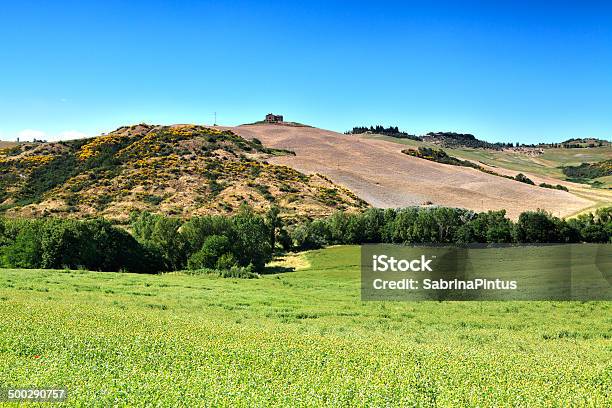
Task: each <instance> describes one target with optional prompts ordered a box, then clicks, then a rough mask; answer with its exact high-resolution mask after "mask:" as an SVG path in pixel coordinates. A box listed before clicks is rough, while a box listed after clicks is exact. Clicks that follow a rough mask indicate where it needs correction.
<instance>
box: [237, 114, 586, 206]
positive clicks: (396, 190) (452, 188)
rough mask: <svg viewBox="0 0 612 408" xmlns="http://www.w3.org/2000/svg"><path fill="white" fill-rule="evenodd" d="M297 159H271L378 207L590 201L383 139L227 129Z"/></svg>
mask: <svg viewBox="0 0 612 408" xmlns="http://www.w3.org/2000/svg"><path fill="white" fill-rule="evenodd" d="M231 130H233V131H234V132H236V133H237V134H239V135H240V136H242V137H245V138H247V139H252V138H254V137H255V138H258V139H259V140H261V141H262V142H263V143H264V144H265V145H267V146H270V147H273V148H282V149H289V150H292V151H294V152H295V153H296V155H295V156H282V157H275V158H271V159H270V160H269V161H270V162H271V163H275V164H284V165H288V166H291V167H293V168H295V169H297V170H299V171H302V172H305V173H321V174H323V175H326V176H328V177H329V178H330V179H331V180H333V181H334V182H336V183H339V184H341V185H343V186H345V187H347V188H348V189H349V190H351V191H353V192H354V193H355V194H357V195H358V196H359V197H361V198H363V199H364V200H366V201H368V202H369V203H370V204H371V205H373V206H376V207H383V208H387V207H403V206H410V205H423V204H431V203H433V204H436V205H443V206H451V207H464V208H469V209H472V210H476V211H483V210H498V209H506V210H507V213H508V215H509V216H510V217H512V218H516V217H517V216H518V214H520V213H521V212H522V211H525V210H535V209H538V208H542V209H546V210H548V211H550V212H552V213H553V214H555V215H557V216H566V215H570V214H574V213H576V212H577V211H580V210H581V209H583V208H586V207H589V206H591V205H592V204H593V202H591V201H589V200H587V199H584V198H581V197H577V196H575V195H573V194H570V193H567V192H564V191H559V190H551V189H544V188H540V187H536V186H530V185H527V184H524V183H520V182H517V181H513V180H508V179H505V178H502V177H497V176H492V175H488V174H486V173H483V172H480V171H478V170H475V169H470V168H462V167H456V166H449V165H444V164H439V163H435V162H431V161H427V160H423V159H419V158H415V157H409V156H407V155H405V154H402V153H401V152H400V151H401V149H402V146H401V145H398V144H396V143H391V142H387V141H384V140H373V139H367V138H361V137H358V136H347V135H343V134H340V133H336V132H332V131H327V130H322V129H317V128H312V127H296V126H284V125H279V124H257V125H243V126H237V127H234V128H231Z"/></svg>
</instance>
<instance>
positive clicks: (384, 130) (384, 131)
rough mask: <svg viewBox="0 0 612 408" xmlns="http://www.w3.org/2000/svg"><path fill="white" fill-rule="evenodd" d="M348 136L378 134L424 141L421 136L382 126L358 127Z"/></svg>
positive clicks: (348, 133) (349, 132)
mask: <svg viewBox="0 0 612 408" xmlns="http://www.w3.org/2000/svg"><path fill="white" fill-rule="evenodd" d="M346 134H347V135H362V134H377V135H384V136H391V137H395V138H398V139H410V140H417V141H421V140H422V139H421V138H420V137H419V136H416V135H411V134H409V133H406V132H403V131H401V130H399V128H398V127H397V126H389V127H384V126H381V125H377V126H370V127H367V126H356V127H354V128H353V129H351V130H349V131H348V132H346Z"/></svg>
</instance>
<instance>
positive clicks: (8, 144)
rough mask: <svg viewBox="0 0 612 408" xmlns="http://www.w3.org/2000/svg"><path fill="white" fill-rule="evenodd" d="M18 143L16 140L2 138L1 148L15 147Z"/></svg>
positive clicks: (0, 141)
mask: <svg viewBox="0 0 612 408" xmlns="http://www.w3.org/2000/svg"><path fill="white" fill-rule="evenodd" d="M15 145H17V143H16V142H7V141H5V140H0V149H6V148H8V147H13V146H15Z"/></svg>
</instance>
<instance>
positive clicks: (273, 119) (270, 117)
mask: <svg viewBox="0 0 612 408" xmlns="http://www.w3.org/2000/svg"><path fill="white" fill-rule="evenodd" d="M282 121H283V115H275V114H273V113H268V114H267V115H266V122H267V123H278V122H282Z"/></svg>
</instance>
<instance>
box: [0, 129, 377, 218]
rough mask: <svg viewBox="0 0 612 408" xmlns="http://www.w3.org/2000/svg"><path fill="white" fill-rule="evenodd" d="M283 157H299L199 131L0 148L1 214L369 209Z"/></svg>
mask: <svg viewBox="0 0 612 408" xmlns="http://www.w3.org/2000/svg"><path fill="white" fill-rule="evenodd" d="M284 154H291V152H288V151H283V150H275V149H269V148H267V147H265V146H263V145H262V144H261V142H259V141H256V140H245V139H243V138H242V137H240V136H238V135H236V134H235V133H233V132H232V131H229V130H217V129H211V128H206V127H202V126H196V125H174V126H151V125H146V124H140V125H135V126H124V127H121V128H119V129H117V130H115V131H114V132H111V133H109V134H107V135H102V136H98V137H95V138H90V139H81V140H72V141H63V142H55V143H37V144H31V143H21V144H19V145H13V146H9V147H7V148H4V149H2V150H0V213H4V214H5V215H9V216H16V215H19V216H44V215H51V214H54V215H60V216H69V217H78V218H82V217H91V216H98V215H103V216H106V217H108V218H112V219H117V220H124V219H126V218H127V217H128V215H129V212H130V211H132V210H148V211H152V212H159V213H164V214H169V215H177V216H184V217H188V216H191V215H198V214H215V213H232V212H234V211H236V210H237V209H238V208H239V206H240V205H241V204H242V203H248V204H249V205H251V206H253V207H254V208H255V209H256V210H259V211H265V210H267V209H268V208H269V207H270V206H271V205H273V204H274V205H277V206H279V207H280V209H281V214H283V215H284V216H285V217H289V218H291V217H295V218H299V217H307V216H321V215H325V214H330V213H331V212H333V211H334V210H336V209H348V210H351V209H357V208H363V207H366V206H367V204H366V203H365V202H364V201H362V200H360V199H359V198H357V197H356V196H355V195H354V194H353V193H351V192H350V191H348V190H346V189H344V188H342V187H339V186H337V185H335V184H334V183H332V182H331V181H330V180H329V179H327V178H326V177H324V176H321V175H317V174H314V175H306V174H303V173H300V172H298V171H296V170H294V169H292V168H289V167H286V166H282V165H273V164H268V163H267V161H266V159H267V158H269V157H273V156H275V155H284Z"/></svg>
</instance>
